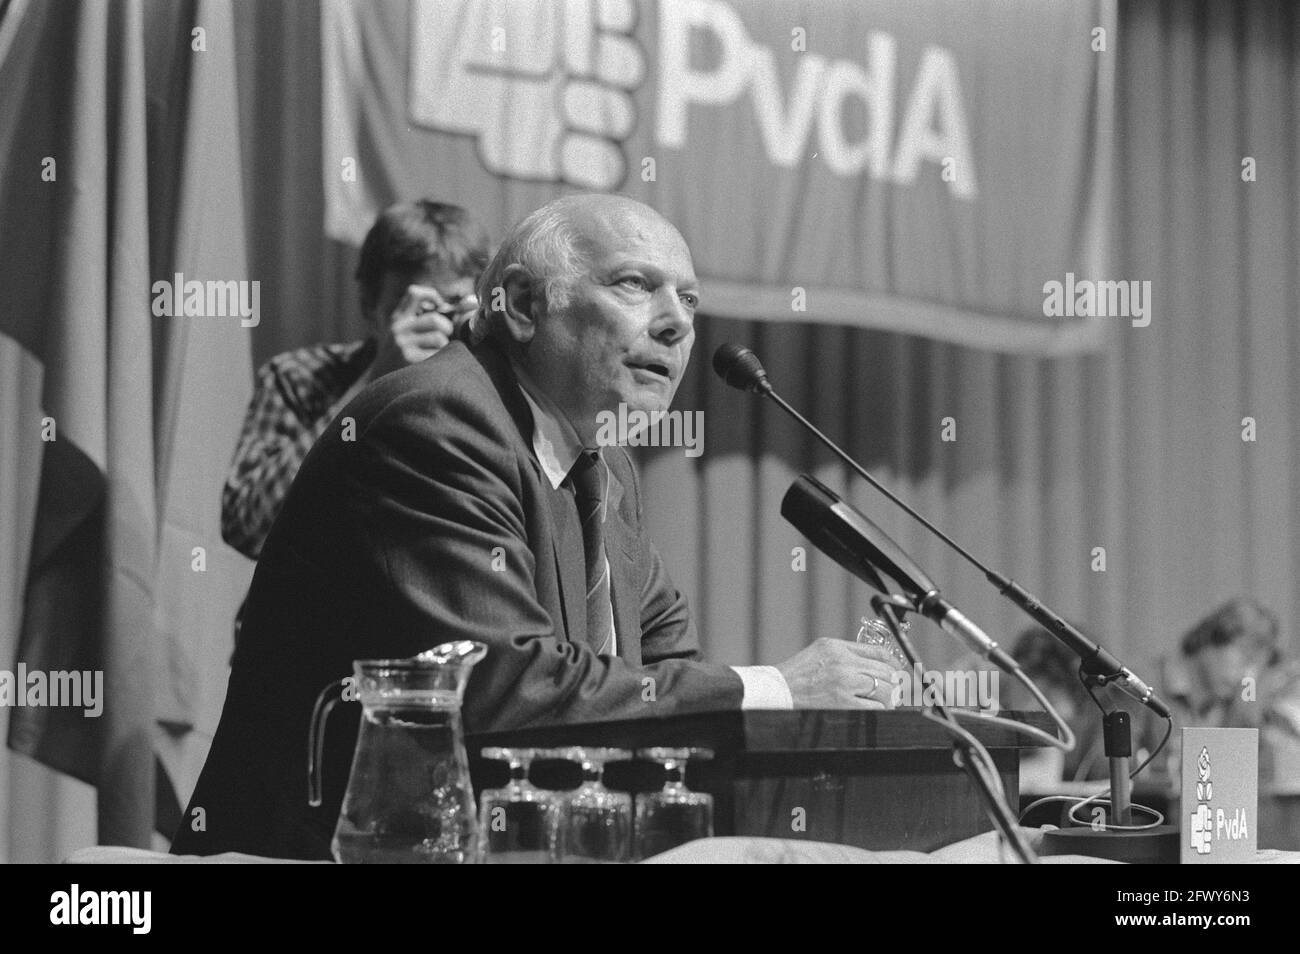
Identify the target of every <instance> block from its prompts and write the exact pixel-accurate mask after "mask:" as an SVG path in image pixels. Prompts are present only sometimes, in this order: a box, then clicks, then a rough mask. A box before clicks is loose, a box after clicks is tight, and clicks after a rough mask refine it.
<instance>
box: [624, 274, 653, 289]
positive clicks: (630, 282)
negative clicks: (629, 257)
mask: <svg viewBox="0 0 1300 954" xmlns="http://www.w3.org/2000/svg"><path fill="white" fill-rule="evenodd" d="M618 283H619V284H620V285H627V286H629V287H631V288H639V289H641V290H642V291H646V290H647V289H649V287H650V283H649V282H647V281H646V280H645V279H644V278H642V277H641V276H640V275H626V276H624V277H623V278H620V279H619V280H618Z"/></svg>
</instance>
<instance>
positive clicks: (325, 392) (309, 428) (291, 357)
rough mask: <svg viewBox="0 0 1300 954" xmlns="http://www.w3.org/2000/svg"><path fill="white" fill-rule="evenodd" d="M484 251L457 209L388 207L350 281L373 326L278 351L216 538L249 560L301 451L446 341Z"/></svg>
mask: <svg viewBox="0 0 1300 954" xmlns="http://www.w3.org/2000/svg"><path fill="white" fill-rule="evenodd" d="M490 256H491V249H490V247H489V243H488V236H487V232H485V231H484V230H483V228H482V227H481V226H480V225H479V224H478V223H477V222H476V221H475V220H474V219H473V217H472V216H471V215H470V214H469V213H468V212H466V211H465V210H464V209H462V208H460V207H459V206H455V205H445V204H443V203H441V202H432V201H430V200H428V199H420V200H418V201H415V202H401V203H398V204H396V205H392V206H389V207H388V208H387V209H385V210H384V211H383V212H381V213H380V215H379V217H378V218H377V219H376V220H375V223H374V225H372V226H371V228H370V231H369V232H368V233H367V235H366V239H365V242H364V243H363V244H362V246H361V260H360V262H359V263H358V265H357V272H356V280H357V284H358V286H359V288H360V292H361V313H362V315H363V317H364V318H365V320H366V323H367V324H368V325H369V326H370V330H371V333H370V335H369V337H367V338H366V339H365V340H363V341H350V342H347V343H345V344H317V345H310V346H308V347H305V348H299V349H297V350H296V351H287V352H285V353H284V354H279V355H276V356H275V357H274V358H272V359H271V360H270V361H268V362H267V363H266V364H265V365H263V366H262V368H261V370H259V371H258V373H257V385H256V390H255V391H254V393H253V399H252V401H251V403H250V404H249V407H248V415H247V416H246V418H245V419H244V427H243V430H242V432H241V433H240V436H239V443H238V444H237V446H236V448H235V456H234V460H233V461H232V462H231V465H230V474H229V476H228V477H227V478H226V484H225V487H224V488H223V489H222V492H221V536H222V537H223V538H224V539H225V541H226V542H227V543H229V544H230V545H231V546H232V547H234V548H235V549H236V550H238V551H239V552H241V553H243V554H244V555H245V556H247V557H249V558H250V559H253V560H256V559H257V558H258V555H259V554H260V553H261V551H262V544H263V542H264V541H265V540H266V535H267V533H268V532H269V531H270V529H271V524H272V523H273V522H274V520H275V517H276V515H277V514H278V513H279V512H280V506H281V504H282V503H283V502H284V497H285V494H287V493H288V491H289V485H290V484H291V483H293V479H294V477H295V475H296V474H297V473H298V468H299V466H301V464H302V461H303V458H305V457H306V456H307V452H308V451H309V450H311V447H312V444H314V443H315V442H316V439H317V438H318V437H319V436H320V435H321V433H322V432H323V431H324V430H325V428H326V427H327V426H328V425H329V423H330V421H332V420H333V419H334V417H335V415H336V414H337V413H338V412H339V411H340V410H341V409H342V408H343V406H344V405H346V404H347V403H348V402H349V401H351V400H352V398H354V397H355V396H356V395H357V394H358V393H359V392H360V391H361V389H362V388H363V387H365V385H366V384H368V383H369V382H370V381H372V380H374V379H375V378H378V377H380V376H381V375H384V374H387V373H388V372H389V371H395V370H397V369H398V368H403V367H406V366H407V365H408V364H414V363H415V362H417V361H423V360H424V359H425V358H428V357H430V356H432V355H434V354H436V353H437V352H438V351H439V349H441V348H443V347H444V346H446V344H447V342H448V341H450V340H451V338H452V336H453V334H454V333H455V331H456V328H457V325H459V324H461V323H463V322H464V321H465V320H466V319H468V317H469V315H471V314H472V313H473V311H474V309H475V308H476V307H477V306H478V302H477V300H476V299H475V297H474V284H475V282H477V281H478V277H479V274H480V273H481V272H482V271H483V269H484V267H485V266H486V265H487V263H488V258H489V257H490Z"/></svg>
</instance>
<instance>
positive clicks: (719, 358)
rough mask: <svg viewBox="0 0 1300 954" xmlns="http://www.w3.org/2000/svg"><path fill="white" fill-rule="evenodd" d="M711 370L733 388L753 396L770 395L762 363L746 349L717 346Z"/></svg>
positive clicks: (728, 345) (770, 390) (726, 345)
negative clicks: (748, 392) (750, 392)
mask: <svg viewBox="0 0 1300 954" xmlns="http://www.w3.org/2000/svg"><path fill="white" fill-rule="evenodd" d="M713 370H714V371H715V372H716V373H717V375H718V377H720V378H722V380H724V381H726V382H727V384H728V385H730V386H731V387H733V388H738V389H739V390H741V391H753V392H754V393H755V394H771V393H772V385H770V384H768V382H767V372H766V371H764V370H763V362H762V361H759V360H758V355H756V354H754V352H752V351H750V350H749V349H748V348H742V347H741V346H740V345H737V344H724V345H719V346H718V350H717V351H715V352H713Z"/></svg>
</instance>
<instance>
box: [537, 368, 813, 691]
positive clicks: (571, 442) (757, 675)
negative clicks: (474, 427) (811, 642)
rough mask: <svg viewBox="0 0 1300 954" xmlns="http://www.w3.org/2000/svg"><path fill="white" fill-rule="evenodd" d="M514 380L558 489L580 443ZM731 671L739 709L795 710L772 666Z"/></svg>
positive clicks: (557, 414) (550, 407)
mask: <svg viewBox="0 0 1300 954" xmlns="http://www.w3.org/2000/svg"><path fill="white" fill-rule="evenodd" d="M515 377H516V378H517V379H518V380H519V381H520V384H519V390H520V392H521V393H522V394H523V396H524V400H525V401H526V402H528V408H529V410H531V411H532V412H533V453H534V454H535V455H537V462H538V463H539V464H540V465H541V467H542V473H543V474H545V475H546V479H547V480H548V481H550V484H551V487H552V488H553V489H555V490H559V488H560V485H561V484H562V483H564V481H565V478H567V477H568V476H569V471H570V470H572V469H573V465H574V464H575V463H577V460H578V457H579V455H581V454H582V452H583V450H585V448H584V447H583V444H582V440H581V439H580V438H579V437H578V432H577V431H576V430H574V428H573V425H572V424H570V423H569V420H568V418H566V417H565V416H564V412H563V411H561V410H560V409H559V408H558V407H557V406H556V405H555V403H554V402H553V401H551V400H550V398H548V397H547V396H546V395H545V394H543V393H541V392H540V391H538V392H537V393H533V392H532V391H531V390H530V389H529V388H528V387H526V386H525V385H524V384H523V376H522V375H521V374H519V371H518V369H517V368H516V369H515ZM601 466H602V467H605V468H606V471H605V474H606V480H605V492H606V494H608V492H609V479H608V477H609V469H608V468H609V465H608V464H606V463H605V460H604V457H603V456H602V457H601ZM608 563H609V561H608V557H606V572H608ZM609 612H610V616H611V618H612V617H613V614H614V607H613V604H612V603H611V604H610V608H609ZM611 629H612V631H613V633H614V642H613V647H612V649H611V655H613V654H617V652H618V638H619V633H618V628H617V627H616V626H614V627H611ZM731 668H732V669H733V670H734V671H735V673H736V675H738V676H739V677H740V681H741V682H742V683H744V686H745V693H744V696H743V697H742V699H741V703H740V707H741V708H742V709H793V708H794V698H793V697H792V696H791V695H790V687H789V686H788V685H787V684H786V681H785V677H784V676H782V675H781V671H780V670H779V669H777V668H776V667H775V666H732V667H731Z"/></svg>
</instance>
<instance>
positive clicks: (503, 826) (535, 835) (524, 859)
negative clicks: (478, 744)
mask: <svg viewBox="0 0 1300 954" xmlns="http://www.w3.org/2000/svg"><path fill="white" fill-rule="evenodd" d="M481 754H482V756H483V758H485V759H490V760H492V761H497V762H506V763H508V764H509V766H510V781H509V782H507V783H506V785H505V787H504V788H493V789H488V790H487V791H485V792H484V793H483V795H482V797H481V798H480V799H479V816H478V824H479V846H480V858H479V860H480V861H481V862H483V863H484V864H489V865H510V864H537V863H539V862H546V861H548V860H550V840H551V832H552V830H553V829H554V827H555V823H556V816H557V815H558V813H559V810H560V801H561V795H560V793H558V792H548V791H546V790H545V789H540V788H537V787H536V786H535V785H533V784H532V782H530V781H529V780H528V767H529V765H530V764H531V763H532V761H533V759H535V758H537V757H538V753H537V751H536V750H535V749H516V748H500V747H495V746H494V747H491V748H486V749H484V750H483V751H482V753H481Z"/></svg>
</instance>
